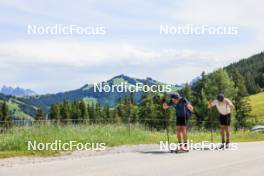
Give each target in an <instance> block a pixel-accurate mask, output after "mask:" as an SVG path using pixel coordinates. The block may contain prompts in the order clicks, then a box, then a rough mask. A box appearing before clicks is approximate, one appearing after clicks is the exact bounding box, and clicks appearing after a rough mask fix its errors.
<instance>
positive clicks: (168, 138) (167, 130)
mask: <svg viewBox="0 0 264 176" xmlns="http://www.w3.org/2000/svg"><path fill="white" fill-rule="evenodd" d="M164 116H165V123H166V124H165V125H166V135H167V141H168V147H169V151H170V136H169V129H168V117H167V110H166V109H164Z"/></svg>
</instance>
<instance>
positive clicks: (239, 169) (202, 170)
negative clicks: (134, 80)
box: [0, 142, 264, 176]
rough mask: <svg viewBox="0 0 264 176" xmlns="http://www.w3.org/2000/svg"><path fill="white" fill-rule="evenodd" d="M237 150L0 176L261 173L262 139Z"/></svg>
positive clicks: (60, 165) (66, 163) (2, 171)
mask: <svg viewBox="0 0 264 176" xmlns="http://www.w3.org/2000/svg"><path fill="white" fill-rule="evenodd" d="M238 146H239V149H238V150H237V151H192V152H190V153H186V154H169V153H156V152H149V153H148V152H146V153H138V152H129V153H127V152H126V153H119V154H117V153H113V154H105V155H99V156H87V157H78V158H77V157H74V158H71V159H63V160H61V159H60V160H51V161H45V162H38V163H27V164H15V165H12V166H2V167H1V166H0V175H1V176H16V175H19V176H31V175H32V176H35V175H36V176H135V175H137V176H138V175H142V176H159V175H162V176H164V175H166V176H169V175H171V176H172V175H181V176H185V175H199V176H200V175H203V176H204V175H208V176H209V175H210V176H211V175H216V176H217V175H219V176H220V175H225V176H230V175H232V176H233V175H237V176H248V175H250V176H260V175H264V150H263V149H264V142H256V143H255V142H254V143H240V144H238Z"/></svg>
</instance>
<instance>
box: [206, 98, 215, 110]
mask: <svg viewBox="0 0 264 176" xmlns="http://www.w3.org/2000/svg"><path fill="white" fill-rule="evenodd" d="M214 106H215V104H214V103H213V101H212V100H209V101H208V106H207V107H208V108H209V109H210V108H212V107H214Z"/></svg>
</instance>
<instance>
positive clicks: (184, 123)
mask: <svg viewBox="0 0 264 176" xmlns="http://www.w3.org/2000/svg"><path fill="white" fill-rule="evenodd" d="M187 124H188V118H187V117H178V116H176V126H187Z"/></svg>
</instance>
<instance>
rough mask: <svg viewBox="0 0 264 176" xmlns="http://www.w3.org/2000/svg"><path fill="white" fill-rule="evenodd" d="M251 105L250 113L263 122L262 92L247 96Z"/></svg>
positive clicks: (263, 101) (263, 93)
mask: <svg viewBox="0 0 264 176" xmlns="http://www.w3.org/2000/svg"><path fill="white" fill-rule="evenodd" d="M249 99H250V104H251V106H252V115H253V116H255V117H256V119H257V120H258V121H259V122H261V123H263V124H264V92H261V93H258V94H256V95H252V96H250V97H249Z"/></svg>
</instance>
